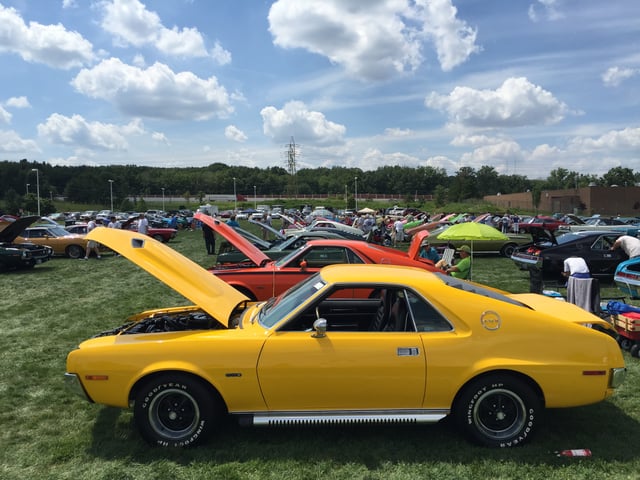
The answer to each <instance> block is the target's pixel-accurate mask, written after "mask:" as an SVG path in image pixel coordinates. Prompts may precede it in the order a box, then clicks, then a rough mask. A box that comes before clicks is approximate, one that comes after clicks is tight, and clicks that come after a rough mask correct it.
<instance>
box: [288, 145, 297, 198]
mask: <svg viewBox="0 0 640 480" xmlns="http://www.w3.org/2000/svg"><path fill="white" fill-rule="evenodd" d="M299 147H300V146H299V145H296V142H295V140H294V139H293V137H291V141H290V142H289V145H287V151H286V153H285V154H286V157H287V171H288V172H289V182H288V183H287V195H288V196H289V198H297V197H298V182H297V173H296V161H297V160H296V159H297V157H298V156H299V155H300V153H299V151H298V149H299Z"/></svg>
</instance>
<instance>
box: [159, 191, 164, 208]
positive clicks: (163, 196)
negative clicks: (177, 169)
mask: <svg viewBox="0 0 640 480" xmlns="http://www.w3.org/2000/svg"><path fill="white" fill-rule="evenodd" d="M160 190H162V211H163V212H164V187H162V188H161V189H160Z"/></svg>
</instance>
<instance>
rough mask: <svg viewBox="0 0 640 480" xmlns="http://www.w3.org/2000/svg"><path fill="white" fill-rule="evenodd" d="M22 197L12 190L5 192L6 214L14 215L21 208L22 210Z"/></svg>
mask: <svg viewBox="0 0 640 480" xmlns="http://www.w3.org/2000/svg"><path fill="white" fill-rule="evenodd" d="M23 202H24V200H23V197H22V196H21V195H20V194H18V192H16V191H15V190H14V189H13V188H10V189H9V190H7V193H5V194H4V204H5V208H6V213H9V214H11V215H16V214H17V213H18V212H19V211H20V209H21V208H23V206H22V205H23Z"/></svg>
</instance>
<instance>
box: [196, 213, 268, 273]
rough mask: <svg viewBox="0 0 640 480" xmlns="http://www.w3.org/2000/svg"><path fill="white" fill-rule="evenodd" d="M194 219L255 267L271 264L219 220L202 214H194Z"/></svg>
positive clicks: (265, 256)
mask: <svg viewBox="0 0 640 480" xmlns="http://www.w3.org/2000/svg"><path fill="white" fill-rule="evenodd" d="M194 218H195V219H196V220H199V221H201V222H202V223H205V224H207V225H209V226H210V227H211V228H213V231H214V232H216V233H217V234H219V235H221V236H222V237H224V239H225V240H226V241H227V242H229V243H230V244H231V245H233V246H234V247H236V248H237V249H238V250H240V251H241V252H242V253H244V255H245V256H246V257H247V258H248V259H249V260H251V261H252V262H253V263H255V264H256V265H258V266H262V265H265V264H266V263H269V262H271V258H269V257H268V256H267V255H266V254H265V253H263V252H262V250H260V249H259V248H257V247H256V246H254V245H253V244H252V243H251V242H249V241H248V240H247V239H246V238H244V237H243V236H242V235H240V234H239V233H238V232H236V231H235V230H234V229H233V227H230V226H229V225H227V224H226V223H225V222H221V221H220V220H217V219H215V218H212V217H210V216H209V215H205V214H204V213H202V212H198V213H196V214H195V216H194Z"/></svg>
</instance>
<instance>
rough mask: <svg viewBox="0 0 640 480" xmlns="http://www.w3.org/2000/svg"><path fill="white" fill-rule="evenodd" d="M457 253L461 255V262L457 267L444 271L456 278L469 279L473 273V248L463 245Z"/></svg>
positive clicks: (459, 261) (448, 267)
mask: <svg viewBox="0 0 640 480" xmlns="http://www.w3.org/2000/svg"><path fill="white" fill-rule="evenodd" d="M457 251H458V253H459V254H460V260H458V261H457V262H456V264H455V265H449V266H447V267H446V268H445V270H444V271H445V272H447V273H448V274H449V275H451V276H452V277H455V278H463V279H466V278H469V273H470V272H471V248H470V247H469V245H462V246H461V247H460V248H458V250H457ZM436 266H438V265H436Z"/></svg>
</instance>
